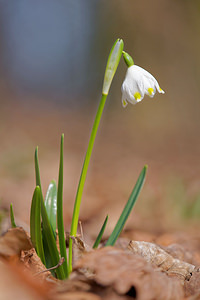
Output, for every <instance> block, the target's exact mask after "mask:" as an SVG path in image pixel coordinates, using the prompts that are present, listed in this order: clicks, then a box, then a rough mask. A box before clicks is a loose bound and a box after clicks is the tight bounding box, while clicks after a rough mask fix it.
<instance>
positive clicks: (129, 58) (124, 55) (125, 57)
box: [122, 51, 134, 68]
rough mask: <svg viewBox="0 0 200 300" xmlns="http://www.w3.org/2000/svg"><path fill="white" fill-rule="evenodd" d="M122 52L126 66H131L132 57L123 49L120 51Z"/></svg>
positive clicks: (132, 63) (132, 62)
mask: <svg viewBox="0 0 200 300" xmlns="http://www.w3.org/2000/svg"><path fill="white" fill-rule="evenodd" d="M122 54H123V58H124V61H125V63H126V65H127V66H128V68H129V67H131V66H133V65H134V61H133V59H132V57H131V56H130V55H129V54H128V53H127V52H125V51H122Z"/></svg>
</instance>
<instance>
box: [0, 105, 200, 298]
mask: <svg viewBox="0 0 200 300" xmlns="http://www.w3.org/2000/svg"><path fill="white" fill-rule="evenodd" d="M118 120H119V115H118V113H116V112H115V113H114V112H113V113H111V112H110V113H109V112H108V113H107V116H106V117H104V119H103V123H102V125H101V126H100V129H99V134H98V137H97V140H96V143H95V147H94V152H93V155H92V160H91V164H90V168H89V173H88V176H87V181H86V186H85V190H84V194H83V202H82V206H81V214H80V220H81V222H82V228H83V236H82V237H81V239H82V241H83V243H84V248H83V249H79V245H76V246H75V245H74V247H75V248H74V249H75V250H74V252H75V253H76V254H75V255H74V257H75V262H74V270H73V272H72V274H71V276H70V279H69V280H64V281H59V280H56V279H54V278H53V277H52V276H51V274H50V272H46V271H45V267H44V266H43V265H42V264H41V262H40V260H39V258H38V257H37V255H36V253H35V251H34V249H33V248H32V244H31V242H30V239H29V233H28V232H29V213H30V205H31V198H32V194H33V190H34V185H35V182H34V163H33V155H34V149H35V147H36V146H37V145H38V146H39V162H40V171H41V178H42V185H43V187H44V188H43V190H44V191H46V190H47V187H48V184H49V183H50V181H51V180H52V179H55V180H56V181H57V178H58V165H59V140H60V135H61V133H62V132H64V133H65V161H64V222H65V228H66V231H69V229H70V222H71V216H72V210H73V203H74V198H75V194H76V188H77V184H78V179H79V176H80V171H81V167H82V163H83V159H84V154H85V151H86V147H87V142H88V140H89V133H90V131H91V126H92V120H91V117H89V113H87V112H85V113H84V114H83V112H78V111H73V110H71V111H68V112H66V111H63V112H60V111H58V110H52V109H50V108H49V109H48V110H46V109H45V107H44V108H43V110H41V111H40V112H38V111H36V110H32V109H22V108H21V107H14V108H13V109H12V111H10V108H9V106H5V107H4V108H3V109H2V111H1V118H0V125H1V126H0V139H1V148H0V201H1V202H0V207H1V211H0V217H1V234H2V236H1V237H0V265H1V268H0V278H1V280H0V291H1V292H0V299H13V298H16V297H17V298H18V299H22V300H23V299H50V300H51V299H55V300H61V299H66V300H69V299H77V300H84V299H87V300H90V299H91V300H96V299H97V300H98V299H123V300H125V299H127V300H128V299H139V300H141V299H142V300H143V299H152V300H153V299H156V300H159V299H161V300H165V299H166V300H172V299H173V300H176V299H180V300H182V299H188V300H194V299H200V272H199V269H198V267H199V266H200V234H199V225H200V221H199V220H200V184H199V182H200V180H199V179H200V165H199V164H197V162H198V160H199V153H200V152H199V151H200V143H197V141H196V132H193V130H192V129H188V130H187V131H186V130H185V131H184V132H183V131H181V130H180V128H176V129H174V128H170V126H169V127H168V128H166V127H165V128H164V127H163V128H157V129H156V130H155V127H154V126H153V125H152V126H151V127H150V128H149V127H145V126H141V127H140V130H132V129H133V128H134V126H133V124H132V123H131V122H132V121H131V117H130V113H128V117H126V116H122V117H120V124H119V121H118ZM135 124H136V127H137V128H138V127H139V126H140V125H141V123H140V121H139V120H137V119H136V121H135ZM131 126H133V127H132V129H131V130H130V127H131ZM127 128H129V130H127ZM154 131H155V133H154ZM144 164H148V174H147V178H146V182H145V186H144V188H143V190H142V192H141V195H140V196H139V199H138V202H137V203H136V206H135V207H134V209H133V212H132V213H131V215H130V217H129V219H128V222H127V224H126V226H125V228H124V231H123V233H122V235H121V236H120V238H119V240H118V241H117V243H116V245H115V247H114V248H111V247H103V246H102V247H100V249H98V250H92V249H91V245H92V243H93V241H94V240H95V237H96V236H97V234H98V231H99V229H100V227H101V225H102V223H103V221H104V219H105V216H106V215H107V214H108V215H109V221H108V225H107V228H106V231H105V234H104V240H106V239H107V238H108V237H109V235H110V233H111V232H112V230H113V228H114V225H115V223H116V221H117V220H118V218H119V216H120V213H121V211H122V209H123V207H124V205H125V203H126V201H127V200H128V197H129V195H130V193H131V191H132V189H133V186H134V184H135V182H136V180H137V177H138V176H139V173H140V171H141V170H142V168H143V166H144ZM11 202H12V203H13V208H14V213H15V219H16V223H17V225H18V226H19V227H20V228H17V229H9V228H10V227H11V226H10V223H9V214H8V210H9V205H10V203H11ZM21 227H23V229H24V230H25V231H23V229H22V228H21ZM8 229H9V230H8ZM7 230H8V231H7ZM44 271H45V272H44Z"/></svg>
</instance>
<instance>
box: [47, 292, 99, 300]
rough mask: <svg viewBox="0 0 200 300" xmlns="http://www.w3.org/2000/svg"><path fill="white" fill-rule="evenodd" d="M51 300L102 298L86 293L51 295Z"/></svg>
mask: <svg viewBox="0 0 200 300" xmlns="http://www.w3.org/2000/svg"><path fill="white" fill-rule="evenodd" d="M50 299H52V300H101V299H102V298H101V297H99V296H97V295H95V294H92V293H87V292H74V293H72V292H68V293H64V294H56V295H53V297H52V298H50Z"/></svg>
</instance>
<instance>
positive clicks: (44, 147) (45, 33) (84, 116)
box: [0, 0, 200, 235]
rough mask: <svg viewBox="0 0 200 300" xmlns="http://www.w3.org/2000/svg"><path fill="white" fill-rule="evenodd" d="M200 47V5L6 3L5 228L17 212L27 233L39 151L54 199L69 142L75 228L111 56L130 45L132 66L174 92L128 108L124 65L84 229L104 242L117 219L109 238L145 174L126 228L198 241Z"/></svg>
mask: <svg viewBox="0 0 200 300" xmlns="http://www.w3.org/2000/svg"><path fill="white" fill-rule="evenodd" d="M199 37H200V2H199V0H154V1H152V0H132V1H130V0H123V1H119V0H110V1H104V0H102V1H97V0H85V1H82V0H76V1H70V0H65V1H64V0H58V1H53V0H43V1H39V0H35V1H31V0H18V1H15V0H10V1H6V0H1V1H0V95H1V97H0V206H1V209H2V213H1V215H2V216H1V217H3V215H5V214H6V212H7V210H8V208H9V205H10V203H11V202H12V203H13V206H14V212H15V215H16V219H17V222H18V224H23V225H24V224H25V225H26V224H27V226H28V223H29V210H30V205H31V198H32V193H33V189H34V185H35V181H34V161H33V157H34V150H35V147H36V146H37V145H38V146H39V160H40V170H41V179H42V184H43V191H44V193H45V192H46V190H47V187H48V184H49V183H50V181H51V180H52V179H55V180H56V181H57V176H58V165H59V143H60V135H61V133H64V134H65V169H64V178H65V181H64V204H65V206H64V214H65V226H66V229H69V228H70V222H71V216H72V210H73V203H74V199H75V195H76V189H77V185H78V181H79V176H80V172H81V168H82V164H83V160H84V155H85V152H86V149H87V143H88V141H89V136H90V132H91V128H92V124H93V120H94V117H95V114H96V110H97V107H98V103H99V100H100V95H101V88H102V82H103V76H104V70H105V65H106V61H107V57H108V54H109V51H110V48H111V46H112V44H113V43H114V41H115V40H116V39H117V38H122V39H123V40H124V44H125V50H126V51H127V52H128V53H130V54H131V55H132V57H133V59H134V61H135V64H137V65H139V66H141V67H143V68H144V69H146V70H148V71H149V72H150V73H152V75H154V76H155V77H156V79H157V80H158V81H159V84H160V86H161V87H162V89H163V90H164V91H165V92H166V93H165V95H160V94H156V96H155V97H154V98H153V99H150V98H148V97H145V99H144V100H143V101H142V102H141V103H139V104H137V105H135V106H132V105H130V104H129V105H128V106H127V108H126V109H124V108H122V105H121V84H122V82H123V79H124V76H125V73H126V66H125V64H124V62H123V61H122V60H121V62H120V65H119V68H118V71H117V73H116V75H115V78H114V80H113V83H112V87H111V90H110V94H109V97H108V100H107V103H106V106H105V111H104V114H103V118H102V121H101V125H100V128H99V132H98V136H97V139H96V142H95V147H94V151H93V155H92V160H91V164H90V167H89V173H88V177H87V182H86V186H85V190H84V195H83V201H82V206H81V220H82V222H83V224H84V229H85V231H87V232H89V233H90V234H91V235H95V234H96V233H97V231H98V230H99V228H100V226H101V224H102V222H103V220H104V218H105V215H106V214H109V216H110V221H109V225H108V228H107V232H110V231H111V230H112V228H113V226H114V224H115V222H116V220H117V218H118V217H119V215H120V213H121V210H122V208H123V206H124V204H125V203H126V201H127V199H128V197H129V195H130V193H131V191H132V188H133V186H134V184H135V182H136V179H137V177H138V175H139V173H140V171H141V169H142V168H143V166H144V164H148V166H149V168H148V175H147V179H146V183H145V187H144V189H143V191H142V193H141V195H140V197H139V200H138V202H137V204H136V206H135V209H134V212H133V213H132V214H131V217H130V219H129V221H128V223H127V226H126V228H127V229H128V228H138V229H144V230H149V231H150V230H152V231H156V230H157V231H158V230H160V231H161V230H168V231H169V230H174V229H179V228H184V230H186V229H191V230H192V229H193V228H194V227H195V225H196V224H197V223H199V219H200V164H199V153H200V142H199V130H200V117H199V116H200V114H199V111H200V99H199V94H200V56H199V53H200V38H199ZM25 225H24V226H25ZM158 225H159V226H158Z"/></svg>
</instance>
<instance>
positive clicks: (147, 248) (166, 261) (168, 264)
mask: <svg viewBox="0 0 200 300" xmlns="http://www.w3.org/2000/svg"><path fill="white" fill-rule="evenodd" d="M128 248H129V250H131V251H132V252H133V253H135V254H139V255H141V256H142V257H143V258H144V259H145V260H146V261H147V262H150V263H152V264H155V265H156V266H157V267H159V268H160V269H161V270H162V271H164V272H166V273H167V274H168V275H177V276H180V277H182V278H184V279H185V280H190V278H191V276H192V273H193V272H194V271H195V266H194V265H192V264H189V263H186V262H184V261H181V260H179V259H176V258H174V257H173V256H171V255H170V254H168V253H167V252H166V251H165V250H163V249H162V248H160V247H159V246H158V245H156V244H153V243H148V242H139V241H130V243H129V247H128Z"/></svg>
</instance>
